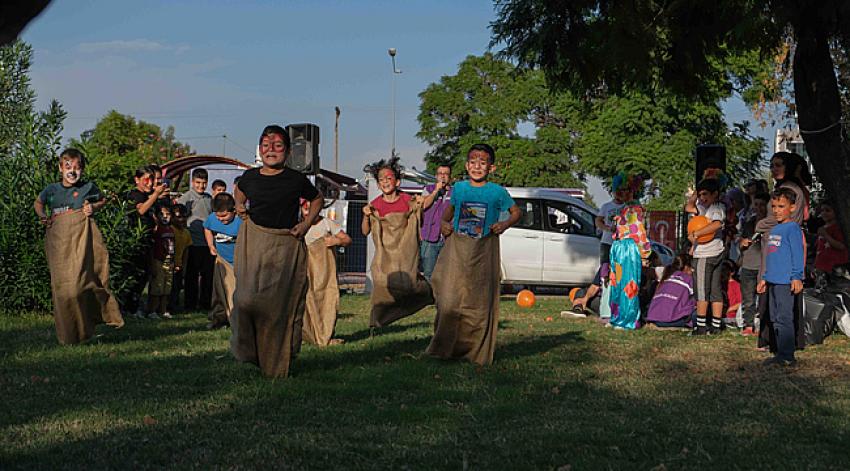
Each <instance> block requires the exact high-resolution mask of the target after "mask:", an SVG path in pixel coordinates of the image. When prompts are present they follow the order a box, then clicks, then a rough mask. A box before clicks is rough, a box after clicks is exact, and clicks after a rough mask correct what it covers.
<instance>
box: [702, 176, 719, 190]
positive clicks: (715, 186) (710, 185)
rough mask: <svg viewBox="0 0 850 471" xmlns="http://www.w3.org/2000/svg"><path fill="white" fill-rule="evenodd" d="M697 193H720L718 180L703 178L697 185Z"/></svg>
mask: <svg viewBox="0 0 850 471" xmlns="http://www.w3.org/2000/svg"><path fill="white" fill-rule="evenodd" d="M697 191H708V192H709V193H719V192H720V180H718V179H716V178H703V179H702V180H700V181H699V183H697Z"/></svg>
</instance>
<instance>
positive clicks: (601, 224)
mask: <svg viewBox="0 0 850 471" xmlns="http://www.w3.org/2000/svg"><path fill="white" fill-rule="evenodd" d="M593 223H594V224H596V228H597V229H599V230H600V231H610V230H611V228H610V227H608V226H606V225H605V217H604V216H596V217H595V218H594V219H593Z"/></svg>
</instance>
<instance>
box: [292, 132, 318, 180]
mask: <svg viewBox="0 0 850 471" xmlns="http://www.w3.org/2000/svg"><path fill="white" fill-rule="evenodd" d="M286 129H287V131H289V140H290V146H291V149H290V151H289V157H288V158H287V159H286V166H287V167H289V168H291V169H293V170H298V171H299V172H301V173H306V174H309V175H315V174H317V173H319V127H318V126H316V125H315V124H310V123H302V124H290V125H289V126H287V127H286Z"/></svg>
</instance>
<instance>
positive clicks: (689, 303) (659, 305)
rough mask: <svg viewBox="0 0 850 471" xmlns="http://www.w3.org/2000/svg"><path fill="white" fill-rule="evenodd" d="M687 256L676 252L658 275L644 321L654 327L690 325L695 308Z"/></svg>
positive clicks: (689, 260) (689, 258) (689, 263)
mask: <svg viewBox="0 0 850 471" xmlns="http://www.w3.org/2000/svg"><path fill="white" fill-rule="evenodd" d="M692 272H693V269H692V268H691V256H690V255H688V254H686V253H684V254H679V255H677V256H676V258H675V259H674V260H673V263H671V264H670V265H669V266H668V267H667V268H665V269H664V274H663V275H662V277H661V283H660V284H659V285H658V289H657V290H656V291H655V296H653V297H652V302H651V303H650V304H649V310H648V311H647V314H646V322H649V323H651V324H655V325H656V326H658V327H690V326H691V317H692V316H693V312H694V309H695V308H696V301H695V300H694V279H693V277H692V276H691V273H692Z"/></svg>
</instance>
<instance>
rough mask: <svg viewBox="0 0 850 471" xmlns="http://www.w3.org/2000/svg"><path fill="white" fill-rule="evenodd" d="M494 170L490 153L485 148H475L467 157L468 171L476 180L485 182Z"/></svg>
mask: <svg viewBox="0 0 850 471" xmlns="http://www.w3.org/2000/svg"><path fill="white" fill-rule="evenodd" d="M492 170H493V165H492V164H491V163H490V154H488V153H487V152H485V151H483V150H477V149H476V150H473V151H472V152H470V153H469V155H468V156H467V157H466V173H468V174H469V178H471V179H472V181H475V182H479V183H480V182H483V181H484V180H486V179H487V175H489V174H490V172H491V171H492Z"/></svg>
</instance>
